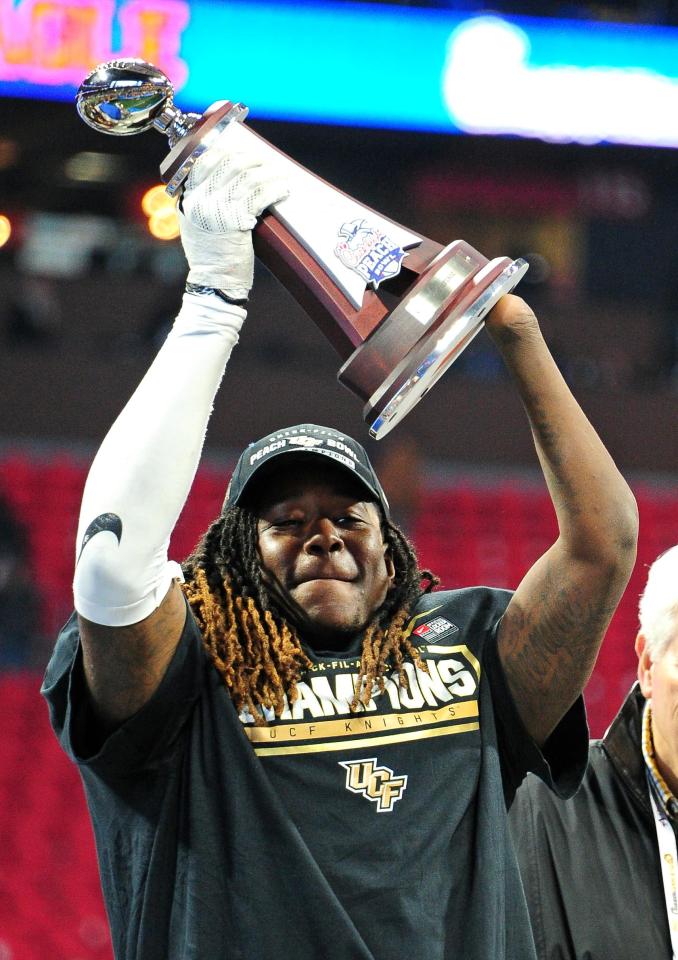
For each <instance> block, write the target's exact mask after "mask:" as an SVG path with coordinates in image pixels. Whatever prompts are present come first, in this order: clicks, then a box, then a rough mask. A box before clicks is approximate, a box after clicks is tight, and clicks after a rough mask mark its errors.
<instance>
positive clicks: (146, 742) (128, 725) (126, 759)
mask: <svg viewBox="0 0 678 960" xmlns="http://www.w3.org/2000/svg"><path fill="white" fill-rule="evenodd" d="M208 666H209V664H208V658H207V656H206V654H205V652H204V649H203V645H202V640H201V637H200V632H199V630H198V627H197V624H196V622H195V619H194V618H193V614H192V613H191V611H190V608H189V609H188V613H187V617H186V623H185V626H184V630H183V632H182V635H181V638H180V640H179V644H178V645H177V649H176V651H175V653H174V656H173V658H172V660H171V661H170V664H169V666H168V668H167V671H166V673H165V676H164V677H163V679H162V681H161V682H160V685H159V687H158V689H157V690H156V691H155V693H154V694H153V696H152V697H151V698H150V700H149V701H148V703H146V704H145V705H144V706H143V707H142V708H141V710H139V711H138V712H137V713H135V714H134V715H133V716H132V717H130V718H129V719H128V720H126V721H125V722H124V723H122V724H121V725H120V726H119V727H118V728H117V729H116V730H114V731H113V732H112V733H110V734H109V735H108V736H107V737H106V738H105V739H103V740H102V741H99V742H98V743H97V745H96V748H95V749H94V751H92V750H91V749H90V747H89V741H88V737H87V736H86V727H87V724H88V722H90V715H89V710H88V704H87V691H86V689H85V678H84V671H83V666H82V651H81V646H80V632H79V629H78V620H77V616H76V614H73V615H72V617H71V618H70V620H69V621H68V622H67V624H66V626H65V627H64V628H63V630H62V631H61V633H60V634H59V637H58V638H57V642H56V646H55V648H54V652H53V654H52V658H51V660H50V662H49V664H48V666H47V670H46V673H45V677H44V680H43V684H42V688H41V693H42V695H43V696H44V697H45V699H46V700H47V704H48V707H49V712H50V721H51V724H52V728H53V730H54V732H55V734H56V736H57V738H58V740H59V742H60V744H61V746H62V748H63V749H64V751H65V752H66V754H67V755H68V756H69V757H70V758H71V759H72V760H73V761H74V762H75V763H77V764H78V765H79V766H89V767H92V768H97V769H99V770H101V771H103V770H104V769H106V768H108V769H110V771H111V772H112V773H113V772H115V771H120V772H124V773H131V772H132V771H133V770H141V769H144V768H145V769H149V768H152V767H154V766H157V765H158V764H160V763H161V762H162V760H163V757H164V756H165V755H167V753H168V752H169V751H170V750H171V748H172V746H173V744H174V743H175V742H176V740H177V738H178V736H179V734H180V732H181V729H182V728H183V726H184V724H185V722H186V719H187V717H188V715H189V714H190V712H191V710H192V708H193V707H194V705H195V702H196V700H197V699H198V697H199V696H200V693H201V691H202V688H203V683H204V677H205V671H206V669H207V667H208Z"/></svg>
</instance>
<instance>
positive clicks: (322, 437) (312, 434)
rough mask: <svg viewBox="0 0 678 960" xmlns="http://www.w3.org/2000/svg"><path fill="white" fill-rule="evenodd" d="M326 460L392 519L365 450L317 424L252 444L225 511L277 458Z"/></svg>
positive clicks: (238, 470) (238, 465)
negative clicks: (359, 484) (260, 472)
mask: <svg viewBox="0 0 678 960" xmlns="http://www.w3.org/2000/svg"><path fill="white" fill-rule="evenodd" d="M283 456H284V457H292V456H297V457H299V458H301V457H310V456H319V457H326V458H327V459H328V460H331V462H332V464H333V465H334V466H336V467H337V468H338V469H340V470H344V471H346V473H350V474H351V476H352V477H355V479H356V480H358V481H359V482H360V483H362V485H363V486H364V487H365V488H366V489H367V490H368V491H369V493H370V494H371V497H370V499H372V498H374V499H375V500H377V501H378V503H379V504H380V506H381V508H382V510H383V511H384V516H385V517H388V515H389V506H388V500H387V499H386V494H385V493H384V491H383V489H382V486H381V484H380V483H379V479H378V477H377V475H376V473H375V472H374V468H373V467H372V464H371V463H370V461H369V457H368V456H367V453H366V452H365V449H364V448H363V447H362V446H361V445H360V444H359V443H358V442H357V441H356V440H354V439H353V437H349V436H347V435H346V434H345V433H341V432H340V431H338V430H333V429H332V428H331V427H321V426H318V424H316V423H300V424H297V426H296V427H284V428H283V429H281V430H276V431H274V432H273V433H269V434H268V436H265V437H262V438H261V440H256V441H255V442H254V443H251V444H250V445H249V446H248V447H247V448H246V449H245V450H244V451H243V452H242V453H241V455H240V458H239V460H238V462H237V463H236V465H235V469H234V471H233V476H232V477H231V482H230V483H229V485H228V490H227V491H226V499H225V500H224V508H226V507H228V506H235V504H237V503H240V501H241V500H242V498H243V495H244V493H245V491H246V489H247V488H248V486H249V485H250V483H251V481H252V480H253V478H254V477H255V476H257V474H258V473H259V471H260V470H261V469H262V467H264V466H267V465H268V464H270V463H271V461H272V460H275V459H276V458H277V457H283Z"/></svg>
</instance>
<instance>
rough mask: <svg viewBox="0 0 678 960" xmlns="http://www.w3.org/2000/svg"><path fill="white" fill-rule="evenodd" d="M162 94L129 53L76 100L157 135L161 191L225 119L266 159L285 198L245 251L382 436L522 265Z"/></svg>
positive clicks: (82, 107)
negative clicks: (382, 207)
mask: <svg viewBox="0 0 678 960" xmlns="http://www.w3.org/2000/svg"><path fill="white" fill-rule="evenodd" d="M173 95H174V92H173V88H172V85H171V83H170V81H169V80H168V78H167V77H166V76H165V75H164V74H163V73H162V72H161V71H160V70H158V69H157V68H156V67H153V66H152V65H151V64H149V63H146V62H145V61H143V60H138V59H135V58H128V59H120V60H112V61H110V62H108V63H104V64H100V65H99V66H98V67H96V68H95V69H94V70H93V71H92V73H90V75H89V76H88V77H87V78H86V79H85V80H84V81H83V83H82V84H81V85H80V88H79V90H78V94H77V101H76V102H77V109H78V113H79V114H80V116H81V117H82V119H83V120H84V121H85V123H87V124H88V125H89V126H91V127H93V128H94V129H96V130H99V131H100V132H103V133H109V134H114V135H117V136H128V135H131V134H136V133H141V132H143V131H144V130H148V129H151V128H155V129H156V130H159V131H160V132H162V133H165V134H166V135H167V137H168V139H169V144H170V152H169V154H168V155H167V157H166V158H165V160H164V161H163V162H162V163H161V165H160V175H161V178H162V180H163V181H164V183H165V184H166V189H167V192H168V193H169V195H170V196H175V195H177V194H178V193H179V192H180V190H181V188H182V185H183V183H184V181H185V180H186V178H187V177H188V174H189V173H190V170H191V168H192V166H193V164H194V163H195V162H196V160H197V159H198V158H199V157H200V156H201V154H202V153H204V152H205V150H209V149H210V145H211V144H213V143H214V141H215V140H216V138H217V137H218V136H219V134H220V133H221V132H222V131H223V130H224V129H225V127H226V126H227V125H228V124H232V125H233V126H232V129H231V131H229V138H231V140H232V143H233V145H234V149H238V150H242V151H243V152H246V153H247V154H248V155H251V156H253V157H256V158H260V159H269V160H270V159H271V158H274V159H275V161H276V165H277V167H278V168H279V170H280V173H281V175H282V176H283V177H284V178H285V179H286V180H287V183H288V185H289V188H290V194H289V196H288V197H286V198H285V199H284V200H281V201H279V202H278V203H276V204H274V205H273V206H271V207H270V208H269V209H268V210H267V211H265V212H264V214H263V216H262V217H261V218H260V220H259V222H258V223H257V226H256V227H255V229H254V232H253V239H254V249H255V252H256V254H257V256H258V257H259V259H260V260H261V261H262V262H263V263H264V264H265V265H266V266H267V267H268V268H269V270H270V271H271V272H272V273H273V275H274V276H276V277H277V278H278V279H279V280H280V281H281V282H282V283H283V284H284V285H285V287H287V289H288V290H289V292H290V293H291V294H292V296H293V297H294V298H295V299H296V300H297V301H298V303H299V304H300V305H301V306H302V307H303V308H304V310H305V311H306V312H307V314H308V315H309V317H310V318H311V319H312V320H313V321H314V323H315V324H316V325H317V326H318V327H319V328H320V330H322V332H323V333H324V334H325V336H326V337H327V339H328V340H329V341H330V343H331V344H332V345H333V347H334V348H335V349H336V351H337V352H338V353H339V355H340V357H341V359H342V361H343V364H342V366H341V368H340V370H339V373H338V375H337V376H338V379H339V381H340V383H342V384H344V386H346V387H347V388H348V389H349V390H351V391H352V392H353V393H354V394H356V395H357V396H358V397H359V398H360V400H361V401H362V403H363V405H364V407H363V417H364V419H365V422H366V423H367V425H368V426H369V430H370V434H371V436H372V437H374V438H375V439H377V440H379V439H381V438H382V437H384V436H386V434H387V433H389V431H390V430H391V429H392V428H393V427H394V426H395V425H396V424H397V423H399V422H400V420H402V419H403V417H405V416H406V415H407V413H408V412H409V411H410V410H411V409H412V408H413V407H414V406H415V404H416V403H418V401H419V400H420V399H421V398H422V397H423V396H424V394H425V393H427V392H428V390H430V388H431V387H432V386H433V384H434V383H435V382H436V381H437V380H438V378H439V377H440V376H442V374H443V373H444V372H445V370H446V369H447V368H448V367H449V365H450V364H451V363H452V362H453V360H455V359H456V358H457V357H458V356H459V354H460V353H461V352H462V350H464V348H465V347H466V346H467V345H468V344H469V343H470V341H471V340H472V339H473V337H475V336H476V334H477V333H479V331H480V330H481V329H482V326H483V321H484V317H485V316H486V314H487V313H488V311H489V310H490V309H491V308H492V307H493V306H494V304H495V303H496V302H497V300H498V299H499V298H500V297H501V296H502V295H503V294H505V293H508V292H509V291H510V290H512V289H513V288H514V287H515V285H516V284H517V283H518V281H519V280H520V279H521V277H522V276H523V275H524V273H525V271H526V270H527V267H528V265H527V263H526V262H525V261H524V260H520V259H519V260H511V259H509V258H508V257H497V258H496V259H494V260H488V258H487V257H484V256H483V255H482V254H481V253H479V252H478V251H477V250H475V249H474V248H473V247H472V246H470V244H468V243H466V242H465V241H464V240H455V241H454V242H453V243H450V244H448V245H447V246H443V245H442V244H440V243H437V242H436V241H434V240H430V239H428V238H427V237H423V236H421V235H420V234H418V233H415V232H413V231H412V230H409V229H408V228H406V227H404V226H402V225H401V224H399V223H396V222H395V221H393V220H390V219H388V218H386V217H384V216H382V215H381V214H379V213H377V212H376V211H375V210H372V209H370V208H369V207H366V206H364V205H363V204H361V203H359V202H358V201H357V200H355V199H353V198H352V197H350V196H349V195H348V194H346V193H343V192H342V191H341V190H338V189H337V188H336V187H333V186H332V185H331V184H329V183H327V182H326V181H324V180H322V179H321V178H320V177H317V176H316V175H315V174H313V173H311V172H310V171H309V170H307V169H306V168H305V167H302V166H301V165H300V164H298V163H296V162H295V161H294V160H292V159H291V158H290V157H288V156H287V155H286V154H284V153H282V152H281V151H280V150H278V149H277V148H276V147H274V146H273V145H272V144H270V143H268V141H266V140H264V139H263V137H260V136H259V135H258V134H257V133H255V132H254V131H253V130H251V129H250V128H249V127H247V126H246V125H245V124H243V123H242V121H243V120H244V119H245V117H246V116H247V113H248V110H247V107H245V106H243V104H241V103H233V102H231V101H230V100H220V101H217V102H216V103H214V104H212V106H211V107H209V108H208V109H207V110H206V111H205V113H204V114H202V116H201V115H199V114H195V113H182V112H181V111H180V110H179V109H178V108H177V107H176V106H175V105H174V102H173Z"/></svg>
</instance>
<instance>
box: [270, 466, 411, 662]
mask: <svg viewBox="0 0 678 960" xmlns="http://www.w3.org/2000/svg"><path fill="white" fill-rule="evenodd" d="M365 495H366V492H365V490H364V488H363V487H362V486H361V484H359V483H357V482H356V481H355V480H353V479H352V478H351V477H350V476H348V475H347V476H344V471H342V470H338V469H337V468H336V467H333V466H330V465H325V464H324V463H318V464H316V463H313V464H311V463H309V462H308V461H302V462H301V463H300V462H299V461H297V460H295V461H293V462H292V463H291V464H287V465H285V464H281V466H280V469H279V470H277V471H276V472H275V473H274V474H273V475H272V476H269V480H268V483H266V485H265V487H264V486H263V485H260V487H259V492H258V495H257V497H256V501H255V504H254V509H255V512H256V514H257V516H258V518H259V521H258V531H259V554H260V557H261V563H262V567H263V570H264V573H265V574H267V575H268V576H269V577H270V578H272V579H273V580H274V581H275V582H276V583H277V584H278V585H279V587H280V588H281V590H282V594H283V597H287V598H289V599H291V600H292V601H293V603H292V606H293V607H295V608H297V609H298V610H300V612H301V617H300V619H301V621H302V622H301V629H302V632H303V634H304V636H305V637H306V638H307V639H308V640H309V642H312V643H314V644H315V645H320V646H322V645H323V644H325V645H326V646H327V647H328V648H331V647H336V646H341V645H342V642H344V643H345V642H346V641H347V640H348V639H349V638H350V637H351V636H353V635H355V634H356V633H357V632H359V631H360V630H362V628H363V627H364V626H365V625H366V624H368V623H369V622H370V620H371V619H372V617H373V615H374V613H375V612H376V611H377V610H378V609H379V607H380V606H381V605H382V603H383V602H384V600H385V598H386V594H387V593H388V590H389V588H390V586H391V584H392V582H393V579H394V576H395V571H394V568H393V562H392V560H391V557H390V554H389V551H388V547H387V545H386V544H385V543H384V539H383V536H382V530H381V513H380V511H379V508H378V506H377V505H376V503H372V502H368V501H366V500H365Z"/></svg>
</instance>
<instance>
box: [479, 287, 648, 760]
mask: <svg viewBox="0 0 678 960" xmlns="http://www.w3.org/2000/svg"><path fill="white" fill-rule="evenodd" d="M487 330H488V333H489V334H490V336H491V337H492V339H493V340H494V342H495V344H496V346H497V347H498V349H499V351H500V353H501V354H502V357H503V359H504V362H505V364H506V366H507V368H508V370H509V372H510V374H511V377H512V379H513V382H514V383H515V385H516V387H517V389H518V392H519V394H520V397H521V400H522V402H523V406H524V407H525V410H526V412H527V416H528V418H529V421H530V426H531V429H532V434H533V437H534V442H535V446H536V449H537V454H538V456H539V461H540V463H541V467H542V470H543V472H544V477H545V479H546V483H547V486H548V489H549V493H550V495H551V499H552V501H553V505H554V507H555V511H556V516H557V519H558V528H559V536H558V539H557V540H556V542H555V543H554V544H553V545H552V546H551V547H550V548H549V549H548V550H547V551H546V553H545V554H544V555H543V556H542V557H540V558H539V560H537V562H536V563H535V564H534V566H533V567H532V568H531V569H530V570H529V571H528V573H527V574H526V576H525V577H524V579H523V580H522V582H521V583H520V585H519V586H518V589H517V590H516V592H515V594H514V596H513V598H512V599H511V602H510V604H509V606H508V609H507V610H506V613H505V614H504V617H503V619H502V621H501V624H500V629H499V638H498V643H499V654H500V657H501V661H502V663H503V666H504V671H505V673H506V677H507V680H508V683H509V686H510V688H511V691H512V693H513V697H514V699H515V702H516V705H517V708H518V710H519V712H520V714H521V717H522V719H523V721H524V723H525V726H526V728H527V730H528V732H529V733H530V734H531V736H532V737H533V738H534V739H535V740H536V741H537V743H539V744H543V743H544V741H545V740H546V739H547V737H548V736H549V734H550V733H551V732H552V731H553V729H554V728H555V726H556V725H557V723H558V722H559V720H560V719H561V718H562V716H563V715H564V714H565V712H566V711H567V710H568V708H569V707H570V706H571V705H572V703H574V701H575V699H576V698H577V696H578V695H579V694H580V693H581V691H582V689H583V687H584V685H585V683H586V681H587V680H588V678H589V676H590V675H591V671H592V670H593V666H594V663H595V660H596V656H597V654H598V649H599V647H600V644H601V642H602V639H603V637H604V635H605V631H606V629H607V626H608V624H609V622H610V619H611V617H612V614H613V613H614V611H615V609H616V606H617V604H618V602H619V599H620V598H621V595H622V593H623V592H624V589H625V587H626V584H627V582H628V579H629V577H630V575H631V571H632V569H633V564H634V561H635V556H636V539H637V533H638V513H637V509H636V503H635V499H634V497H633V494H632V492H631V490H630V489H629V487H628V485H627V484H626V481H625V480H624V478H623V477H622V476H621V474H620V473H619V471H618V470H617V468H616V466H615V465H614V463H613V461H612V458H611V457H610V455H609V453H608V452H607V450H606V449H605V447H604V446H603V444H602V442H601V440H600V438H599V437H598V435H597V434H596V432H595V430H594V429H593V427H592V426H591V424H590V423H589V421H588V420H587V418H586V416H585V415H584V413H583V411H582V410H581V408H580V406H579V404H578V403H577V401H576V400H575V399H574V397H573V396H572V394H571V393H570V390H569V388H568V386H567V384H566V383H565V381H564V380H563V378H562V376H561V374H560V372H559V370H558V368H557V366H556V364H555V361H554V360H553V357H552V356H551V354H550V352H549V350H548V347H547V346H546V343H545V341H544V339H543V337H542V334H541V331H540V329H539V325H538V323H537V320H536V317H535V316H534V314H533V313H532V311H531V310H530V308H529V307H528V305H527V304H526V303H525V302H524V301H523V300H521V299H520V298H519V297H516V296H512V295H508V296H505V297H502V299H501V300H500V301H499V302H498V303H497V305H496V306H495V307H494V309H493V310H492V312H491V313H490V314H489V316H488V320H487Z"/></svg>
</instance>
